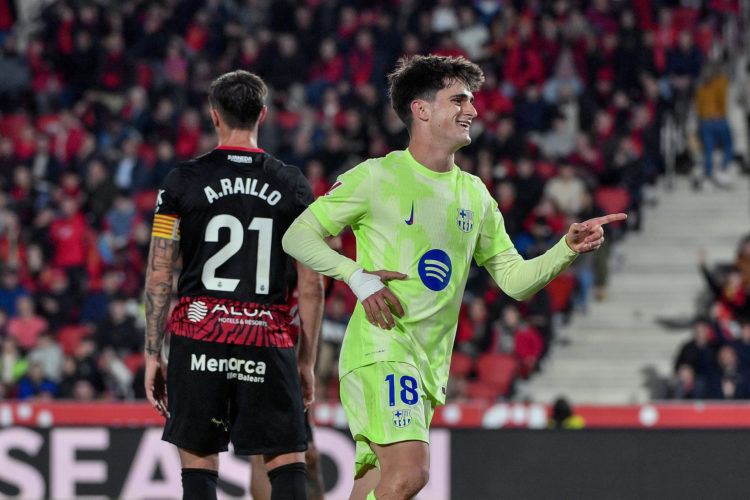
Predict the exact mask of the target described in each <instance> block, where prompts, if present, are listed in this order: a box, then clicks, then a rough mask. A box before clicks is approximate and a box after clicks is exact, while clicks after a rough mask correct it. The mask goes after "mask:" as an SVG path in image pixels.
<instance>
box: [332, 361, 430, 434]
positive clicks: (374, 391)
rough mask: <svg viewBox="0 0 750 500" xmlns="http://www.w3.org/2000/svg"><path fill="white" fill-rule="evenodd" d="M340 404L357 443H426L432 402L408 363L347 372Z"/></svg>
mask: <svg viewBox="0 0 750 500" xmlns="http://www.w3.org/2000/svg"><path fill="white" fill-rule="evenodd" d="M341 403H342V406H343V407H344V411H345V412H346V416H347V419H348V421H349V428H350V429H351V431H352V436H354V438H355V439H356V440H358V441H369V442H373V443H377V444H389V443H396V442H399V441H409V440H418V441H425V442H428V435H429V432H428V431H429V427H430V421H431V420H432V414H433V412H434V408H435V401H434V400H433V399H432V398H431V397H429V396H428V395H427V394H425V392H424V389H423V388H422V383H421V378H420V376H419V372H418V371H417V369H416V368H415V367H414V366H412V365H410V364H408V363H398V362H384V361H382V362H377V363H372V364H370V365H367V366H363V367H360V368H357V369H356V370H354V371H352V372H350V373H347V374H346V375H345V376H344V377H343V378H342V379H341Z"/></svg>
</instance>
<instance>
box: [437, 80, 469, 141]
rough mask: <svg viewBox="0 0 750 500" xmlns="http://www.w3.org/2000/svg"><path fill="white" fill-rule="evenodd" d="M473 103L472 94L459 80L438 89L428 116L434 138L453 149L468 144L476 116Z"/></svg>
mask: <svg viewBox="0 0 750 500" xmlns="http://www.w3.org/2000/svg"><path fill="white" fill-rule="evenodd" d="M473 103H474V95H473V94H472V93H471V92H470V91H469V89H468V88H466V85H465V84H464V83H463V82H461V81H457V82H455V83H453V84H452V85H450V86H449V87H445V88H444V89H442V90H440V91H438V93H437V95H436V96H435V101H434V102H432V103H431V107H432V113H431V117H430V121H431V128H432V134H433V136H434V137H435V139H437V140H438V141H439V142H441V143H446V144H447V145H450V146H451V147H455V149H459V148H461V147H463V146H466V145H468V144H470V143H471V136H470V135H469V129H470V128H471V122H472V121H473V120H474V118H476V116H477V110H476V109H475V108H474V104H473Z"/></svg>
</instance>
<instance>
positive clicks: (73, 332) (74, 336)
mask: <svg viewBox="0 0 750 500" xmlns="http://www.w3.org/2000/svg"><path fill="white" fill-rule="evenodd" d="M90 333H91V328H89V327H88V326H85V325H69V326H64V327H62V328H60V329H59V330H58V331H57V335H56V336H57V341H58V342H59V343H60V347H61V348H62V350H63V353H65V355H67V356H72V355H73V353H74V352H75V350H76V347H78V343H79V342H80V341H81V339H82V338H83V337H85V336H86V335H89V334H90Z"/></svg>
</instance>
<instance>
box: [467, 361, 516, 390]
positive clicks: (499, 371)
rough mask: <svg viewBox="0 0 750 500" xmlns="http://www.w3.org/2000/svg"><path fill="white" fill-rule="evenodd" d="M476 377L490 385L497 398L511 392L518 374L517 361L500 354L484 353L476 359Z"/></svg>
mask: <svg viewBox="0 0 750 500" xmlns="http://www.w3.org/2000/svg"><path fill="white" fill-rule="evenodd" d="M476 366H477V377H478V379H479V380H480V381H482V382H486V383H488V384H490V385H492V386H493V387H494V388H495V390H496V391H497V395H499V396H507V395H509V394H510V392H511V388H512V386H513V381H514V380H515V378H516V375H517V374H518V360H516V358H514V357H513V356H511V355H510V354H505V353H501V352H488V353H484V354H482V355H481V356H479V358H478V359H477V365H476Z"/></svg>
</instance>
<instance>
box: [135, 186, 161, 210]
mask: <svg viewBox="0 0 750 500" xmlns="http://www.w3.org/2000/svg"><path fill="white" fill-rule="evenodd" d="M158 194H159V192H158V191H157V190H155V189H154V190H148V191H141V192H140V193H137V194H136V195H135V196H134V197H133V202H134V203H135V208H136V210H138V212H140V213H153V211H154V208H155V207H156V197H157V196H158Z"/></svg>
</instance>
